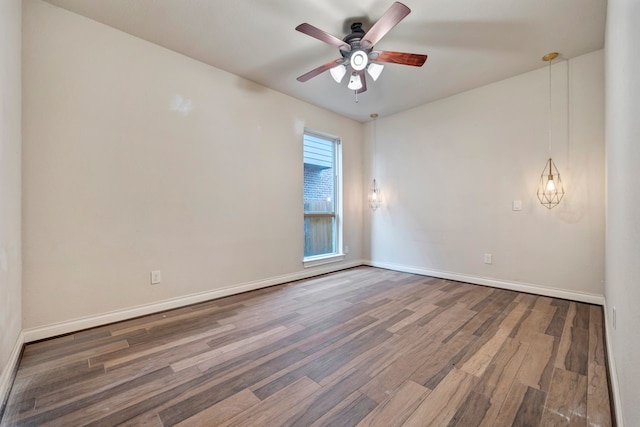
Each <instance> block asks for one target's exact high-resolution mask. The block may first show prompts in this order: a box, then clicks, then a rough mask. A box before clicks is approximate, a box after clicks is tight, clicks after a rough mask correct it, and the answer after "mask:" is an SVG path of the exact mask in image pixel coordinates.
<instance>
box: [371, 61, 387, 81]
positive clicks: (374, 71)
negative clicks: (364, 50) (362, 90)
mask: <svg viewBox="0 0 640 427" xmlns="http://www.w3.org/2000/svg"><path fill="white" fill-rule="evenodd" d="M383 69H384V65H382V64H376V63H374V62H372V63H371V64H369V67H368V68H367V73H369V75H370V76H371V78H372V79H373V81H374V82H375V81H376V80H378V77H380V74H382V70H383Z"/></svg>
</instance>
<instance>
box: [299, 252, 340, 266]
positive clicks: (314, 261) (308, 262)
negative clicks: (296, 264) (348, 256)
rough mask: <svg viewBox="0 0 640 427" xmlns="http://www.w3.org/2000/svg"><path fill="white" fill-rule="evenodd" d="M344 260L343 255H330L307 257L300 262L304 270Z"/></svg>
mask: <svg viewBox="0 0 640 427" xmlns="http://www.w3.org/2000/svg"><path fill="white" fill-rule="evenodd" d="M343 260H344V254H331V255H320V256H313V257H308V258H305V259H303V260H302V263H303V264H304V268H309V267H315V266H317V265H324V264H331V263H332V262H340V261H343Z"/></svg>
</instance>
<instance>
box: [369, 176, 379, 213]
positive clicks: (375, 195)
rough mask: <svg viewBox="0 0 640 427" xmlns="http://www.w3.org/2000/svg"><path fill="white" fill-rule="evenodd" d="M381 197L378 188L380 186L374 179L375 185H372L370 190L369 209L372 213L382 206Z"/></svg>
mask: <svg viewBox="0 0 640 427" xmlns="http://www.w3.org/2000/svg"><path fill="white" fill-rule="evenodd" d="M380 196H381V194H380V188H379V187H378V184H376V180H375V179H374V180H373V183H372V184H371V189H370V190H369V207H370V208H371V210H372V211H375V210H376V209H378V208H379V207H380V204H381V202H382V198H381V197H380Z"/></svg>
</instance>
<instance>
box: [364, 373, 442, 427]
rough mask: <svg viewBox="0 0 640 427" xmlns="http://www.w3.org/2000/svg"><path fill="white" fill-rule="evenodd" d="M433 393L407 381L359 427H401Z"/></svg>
mask: <svg viewBox="0 0 640 427" xmlns="http://www.w3.org/2000/svg"><path fill="white" fill-rule="evenodd" d="M429 393H431V390H429V389H428V388H426V387H423V386H421V385H420V384H416V383H414V382H413V381H405V382H404V383H403V384H402V385H401V386H400V387H398V389H397V390H396V392H395V393H394V394H393V395H392V396H389V397H388V398H387V399H386V400H385V401H383V402H381V403H380V404H379V405H378V406H377V407H376V408H375V409H374V410H373V411H371V412H370V413H369V415H367V416H366V417H365V418H364V419H363V420H362V421H360V422H359V423H358V427H374V426H385V427H399V426H402V425H403V424H404V422H405V421H406V420H407V418H409V417H410V416H411V414H412V413H413V412H414V411H415V410H416V408H417V407H418V406H419V405H420V404H421V403H422V401H424V399H425V398H426V397H427V396H428V395H429Z"/></svg>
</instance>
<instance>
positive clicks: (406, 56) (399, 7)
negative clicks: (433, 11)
mask: <svg viewBox="0 0 640 427" xmlns="http://www.w3.org/2000/svg"><path fill="white" fill-rule="evenodd" d="M410 12H411V9H409V8H408V7H407V6H405V5H404V4H402V3H400V2H395V3H393V4H392V5H391V7H390V8H389V9H388V10H387V11H386V12H385V13H384V15H382V17H381V18H380V19H379V20H378V21H377V22H376V23H375V24H373V26H372V27H371V28H370V29H369V31H367V32H365V31H364V30H363V29H362V23H360V22H354V23H353V24H351V34H348V35H347V36H346V37H345V38H344V39H343V40H340V39H339V38H337V37H335V36H333V35H331V34H329V33H327V32H325V31H323V30H321V29H319V28H316V27H314V26H313V25H311V24H307V23H303V24H300V25H298V26H297V27H296V30H297V31H299V32H301V33H303V34H306V35H308V36H310V37H313V38H315V39H318V40H320V41H322V42H324V43H327V44H329V45H331V46H333V47H336V48H338V50H339V52H340V56H341V58H338V59H336V60H333V61H331V62H328V63H326V64H323V65H321V66H319V67H316V68H314V69H313V70H311V71H309V72H308V73H305V74H303V75H302V76H300V77H298V79H297V80H298V81H300V82H306V81H307V80H309V79H311V78H313V77H315V76H317V75H319V74H322V73H323V72H325V71H327V70H329V72H330V73H331V77H333V79H334V80H335V81H336V83H340V82H341V81H342V79H343V78H344V76H345V75H346V73H347V67H350V68H351V70H352V72H351V74H350V75H351V77H350V79H349V84H348V85H347V87H348V88H349V89H350V90H353V91H354V92H355V93H356V95H357V94H359V93H363V92H365V91H366V90H367V81H366V75H365V72H364V71H365V70H366V71H367V73H368V74H369V76H370V77H371V78H372V79H373V81H377V80H378V78H379V77H380V74H382V70H383V69H384V66H383V65H382V64H380V63H381V62H383V63H393V64H401V65H411V66H414V67H421V66H422V65H423V64H424V63H425V61H426V60H427V55H420V54H415V53H405V52H391V51H373V47H374V45H375V44H376V43H377V42H378V41H380V39H381V38H382V37H384V36H385V35H386V34H387V33H388V32H389V31H390V30H391V29H392V28H393V27H395V26H396V25H397V24H398V23H399V22H400V21H402V20H403V19H404V18H405V17H406V16H407V15H408V14H409V13H410ZM356 100H357V98H356Z"/></svg>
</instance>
